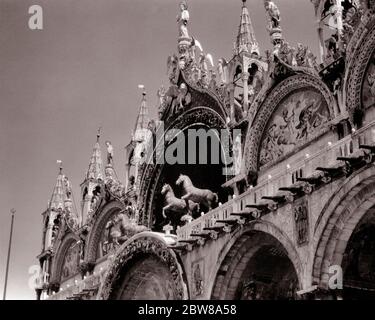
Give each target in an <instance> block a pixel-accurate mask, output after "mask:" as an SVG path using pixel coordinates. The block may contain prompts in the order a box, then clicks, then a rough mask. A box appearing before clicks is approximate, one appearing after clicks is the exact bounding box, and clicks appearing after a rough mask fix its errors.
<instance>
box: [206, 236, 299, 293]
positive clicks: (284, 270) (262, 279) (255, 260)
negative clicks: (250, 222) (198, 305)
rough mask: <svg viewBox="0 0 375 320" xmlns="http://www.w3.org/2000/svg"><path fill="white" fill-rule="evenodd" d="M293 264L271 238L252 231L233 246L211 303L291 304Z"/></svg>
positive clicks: (295, 278)
mask: <svg viewBox="0 0 375 320" xmlns="http://www.w3.org/2000/svg"><path fill="white" fill-rule="evenodd" d="M298 290H299V279H298V273H297V271H296V268H295V261H293V258H292V257H291V256H290V254H289V253H288V251H287V249H286V248H285V247H284V246H283V244H282V243H281V242H280V241H279V240H277V239H276V238H275V237H274V236H272V235H271V234H268V233H266V232H262V231H256V230H252V231H249V232H246V233H244V234H243V235H241V236H240V237H239V239H238V240H237V241H236V242H235V243H234V245H233V246H232V247H231V249H230V250H229V252H228V253H227V255H226V257H225V259H224V260H223V262H222V264H221V267H220V269H219V271H218V273H217V276H216V280H215V284H214V288H213V291H212V299H220V300H222V299H225V300H233V299H241V300H294V299H296V297H297V295H296V292H297V291H298Z"/></svg>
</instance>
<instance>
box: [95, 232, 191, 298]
mask: <svg viewBox="0 0 375 320" xmlns="http://www.w3.org/2000/svg"><path fill="white" fill-rule="evenodd" d="M169 245H170V243H169V240H168V239H167V238H165V237H164V235H163V234H158V233H154V232H142V233H139V234H137V235H135V236H133V237H132V238H131V239H129V240H128V241H126V242H125V243H124V244H123V245H122V246H121V247H120V248H119V250H118V251H117V254H116V256H115V257H114V259H113V260H112V261H111V262H110V265H109V267H108V270H107V272H106V274H105V279H104V281H103V282H102V284H101V286H100V288H99V292H98V296H97V297H98V299H99V300H112V299H121V296H122V292H124V291H126V295H127V299H131V298H137V294H138V288H139V287H140V284H142V282H143V283H144V282H145V281H146V282H147V281H150V279H151V277H152V276H154V277H160V276H163V277H165V278H166V281H165V283H164V285H165V286H168V288H164V289H166V290H167V291H168V292H169V293H170V294H171V295H170V297H169V298H171V299H173V300H186V299H188V289H187V285H186V275H185V272H184V270H183V267H182V264H181V263H180V262H179V260H178V257H177V256H176V254H175V253H174V252H173V250H171V249H169V248H168V246H169ZM149 259H152V261H153V263H154V265H153V267H154V270H151V269H150V268H149V264H142V262H143V261H148V260H149ZM137 266H138V267H140V268H138V269H137V272H138V271H139V276H141V277H143V279H139V277H138V275H135V273H134V272H132V270H133V268H134V267H137ZM145 266H146V268H145ZM142 268H143V269H145V270H144V271H145V272H142V271H141V270H143V269H142ZM158 271H160V272H159V274H158ZM160 273H162V274H160ZM129 275H130V277H129ZM132 275H133V276H132ZM159 280H160V279H158V283H159V284H160V281H159ZM148 289H150V290H152V288H148ZM138 298H139V297H138ZM142 298H143V299H145V298H147V297H142ZM159 298H161V297H159Z"/></svg>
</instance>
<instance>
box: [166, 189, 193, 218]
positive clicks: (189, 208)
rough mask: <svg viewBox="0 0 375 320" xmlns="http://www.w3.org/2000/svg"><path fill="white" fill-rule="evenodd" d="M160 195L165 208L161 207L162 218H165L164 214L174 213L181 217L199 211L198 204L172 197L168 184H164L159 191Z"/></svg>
mask: <svg viewBox="0 0 375 320" xmlns="http://www.w3.org/2000/svg"><path fill="white" fill-rule="evenodd" d="M161 194H162V195H164V198H165V203H166V204H167V205H166V206H164V207H163V217H164V218H166V217H167V216H166V214H165V212H168V211H170V212H174V213H178V214H181V215H185V214H189V215H192V214H193V212H198V211H199V204H198V203H195V202H193V201H190V200H183V199H179V198H177V197H176V196H175V195H174V192H173V189H172V187H171V186H170V185H169V184H165V185H164V186H163V188H162V189H161Z"/></svg>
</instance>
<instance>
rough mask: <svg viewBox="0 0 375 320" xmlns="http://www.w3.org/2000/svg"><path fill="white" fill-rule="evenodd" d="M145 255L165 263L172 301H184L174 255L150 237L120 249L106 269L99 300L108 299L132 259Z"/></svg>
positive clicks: (182, 287) (182, 288)
mask: <svg viewBox="0 0 375 320" xmlns="http://www.w3.org/2000/svg"><path fill="white" fill-rule="evenodd" d="M145 254H146V255H154V256H156V257H157V258H159V259H160V261H161V262H162V263H165V264H166V265H167V266H168V268H169V271H170V273H171V276H172V279H173V283H174V299H177V300H182V299H184V292H185V290H184V286H183V279H182V276H181V274H180V271H179V265H178V263H177V259H176V257H175V255H174V253H173V252H172V251H171V250H169V249H168V248H167V247H166V246H165V245H164V244H163V243H162V242H160V241H159V240H156V239H154V238H151V237H144V238H139V239H136V240H134V241H133V242H131V243H129V244H126V245H125V246H123V247H122V248H121V249H120V252H119V253H118V254H117V256H116V257H115V258H114V261H113V262H112V264H111V265H110V266H109V268H108V272H107V275H106V278H105V280H104V284H103V287H102V290H101V292H100V293H99V299H100V300H107V299H110V298H111V294H112V290H113V287H114V285H115V283H116V281H118V280H119V276H120V273H121V270H122V268H123V267H124V266H125V265H126V264H127V263H129V262H130V261H131V260H132V259H135V258H136V257H137V256H139V255H145Z"/></svg>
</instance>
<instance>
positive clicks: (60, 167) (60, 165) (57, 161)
mask: <svg viewBox="0 0 375 320" xmlns="http://www.w3.org/2000/svg"><path fill="white" fill-rule="evenodd" d="M56 163H57V164H58V165H59V173H60V174H61V173H62V169H63V166H62V161H61V160H56Z"/></svg>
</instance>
